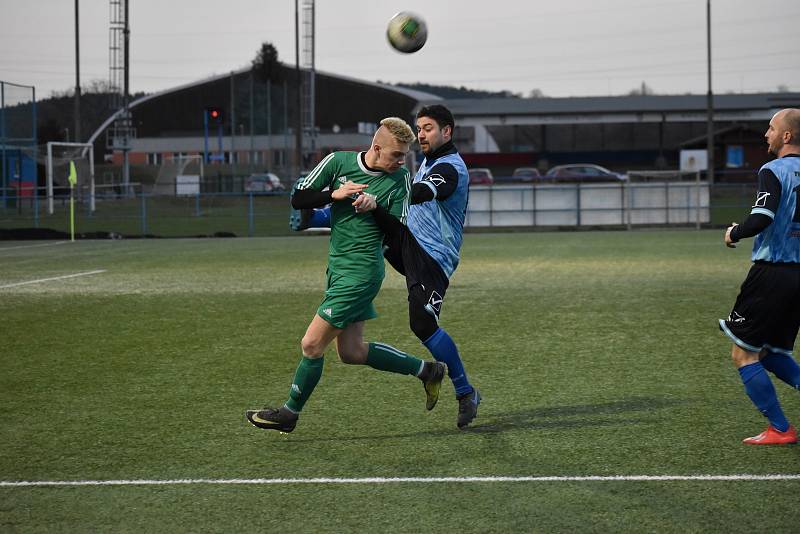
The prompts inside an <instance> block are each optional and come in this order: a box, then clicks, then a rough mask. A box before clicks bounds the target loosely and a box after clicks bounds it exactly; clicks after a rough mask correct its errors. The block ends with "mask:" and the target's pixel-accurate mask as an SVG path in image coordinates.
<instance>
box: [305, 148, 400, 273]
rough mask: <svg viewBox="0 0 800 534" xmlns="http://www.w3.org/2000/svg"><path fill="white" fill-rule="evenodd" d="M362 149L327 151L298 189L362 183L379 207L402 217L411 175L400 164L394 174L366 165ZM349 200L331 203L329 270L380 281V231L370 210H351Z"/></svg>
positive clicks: (316, 188)
mask: <svg viewBox="0 0 800 534" xmlns="http://www.w3.org/2000/svg"><path fill="white" fill-rule="evenodd" d="M362 154H363V152H361V153H359V152H334V153H332V154H329V155H328V156H326V157H325V159H323V160H322V161H321V162H320V163H319V165H317V166H316V167H315V168H314V170H313V171H311V173H309V175H308V176H306V177H305V179H304V180H302V181H301V182H300V183H299V184H298V186H297V189H299V190H302V189H311V190H313V191H322V190H324V189H325V188H330V189H331V190H332V191H333V190H336V189H338V188H339V186H340V185H341V184H342V183H344V182H347V181H350V182H356V183H359V184H367V185H368V187H367V188H366V189H365V190H364V192H366V193H370V194H372V195H375V197H376V200H377V202H378V204H379V205H380V206H382V207H383V208H384V209H386V210H387V211H388V212H389V213H391V214H392V215H394V216H395V217H397V218H398V219H400V220H401V221H405V215H406V213H405V212H406V209H407V204H406V202H405V201H406V198H407V197H408V191H409V188H410V181H411V177H410V175H409V172H408V169H406V168H405V167H401V168H400V169H398V170H397V171H395V172H393V173H391V174H390V173H384V172H375V171H371V170H369V169H367V167H366V166H365V165H364V161H363V156H362ZM352 203H353V200H352V199H349V198H348V199H344V200H338V201H335V202H334V203H333V205H332V206H331V240H330V247H329V252H328V271H330V272H332V273H335V274H341V275H345V276H347V277H349V278H353V279H356V280H363V281H374V280H382V279H383V276H384V267H383V250H382V243H383V233H382V232H381V231H380V228H378V225H377V224H376V223H375V220H374V219H373V218H372V214H371V213H356V210H355V208H353V206H352Z"/></svg>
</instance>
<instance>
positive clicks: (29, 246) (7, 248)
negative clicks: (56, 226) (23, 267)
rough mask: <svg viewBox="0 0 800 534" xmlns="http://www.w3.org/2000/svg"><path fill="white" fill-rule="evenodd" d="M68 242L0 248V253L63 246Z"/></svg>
mask: <svg viewBox="0 0 800 534" xmlns="http://www.w3.org/2000/svg"><path fill="white" fill-rule="evenodd" d="M64 243H69V241H56V242H55V243H39V244H38V245H18V246H16V247H0V252H3V251H5V250H16V249H20V248H36V247H52V246H53V245H63V244H64Z"/></svg>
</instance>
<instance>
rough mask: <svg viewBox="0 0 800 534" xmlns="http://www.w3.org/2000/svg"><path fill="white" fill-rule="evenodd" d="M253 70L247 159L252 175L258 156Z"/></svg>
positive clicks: (251, 70) (251, 72) (251, 71)
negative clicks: (248, 154)
mask: <svg viewBox="0 0 800 534" xmlns="http://www.w3.org/2000/svg"><path fill="white" fill-rule="evenodd" d="M253 78H254V76H253V69H250V156H249V157H248V158H247V163H248V164H249V165H250V174H253V173H254V172H255V170H254V167H253V158H254V157H255V155H256V151H255V138H254V137H253V130H254V127H255V120H256V117H255V110H254V108H255V106H254V104H255V96H254V94H253V90H254V89H255V81H254V80H253Z"/></svg>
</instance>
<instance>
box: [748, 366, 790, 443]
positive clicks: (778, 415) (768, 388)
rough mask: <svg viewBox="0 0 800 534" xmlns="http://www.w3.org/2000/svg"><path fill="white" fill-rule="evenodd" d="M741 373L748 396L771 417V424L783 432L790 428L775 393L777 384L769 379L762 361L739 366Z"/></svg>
mask: <svg viewBox="0 0 800 534" xmlns="http://www.w3.org/2000/svg"><path fill="white" fill-rule="evenodd" d="M739 375H740V376H741V377H742V382H743V383H744V390H745V391H746V392H747V396H748V397H750V400H751V401H753V404H755V405H756V408H758V411H759V412H761V413H762V414H764V417H766V418H767V419H769V424H770V425H772V426H773V427H775V428H776V429H777V430H779V431H781V432H786V431H787V430H788V429H789V421H787V420H786V416H785V415H783V410H782V409H781V405H780V403H779V402H778V396H777V395H776V394H775V386H773V385H772V380H770V379H769V375H767V371H766V370H765V369H764V366H763V365H761V362H755V363H751V364H748V365H745V366H743V367H739Z"/></svg>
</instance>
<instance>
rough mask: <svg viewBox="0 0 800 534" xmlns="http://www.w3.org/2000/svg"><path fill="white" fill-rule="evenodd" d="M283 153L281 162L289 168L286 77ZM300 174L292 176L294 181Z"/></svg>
mask: <svg viewBox="0 0 800 534" xmlns="http://www.w3.org/2000/svg"><path fill="white" fill-rule="evenodd" d="M283 155H284V159H283V161H282V162H281V163H283V167H284V168H287V167H289V165H287V162H288V160H289V85H288V84H287V83H286V79H284V80H283ZM292 170H294V169H292ZM299 176H300V175H299V174H295V175H294V176H293V177H292V183H294V181H295V180H297V178H298V177H299Z"/></svg>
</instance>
